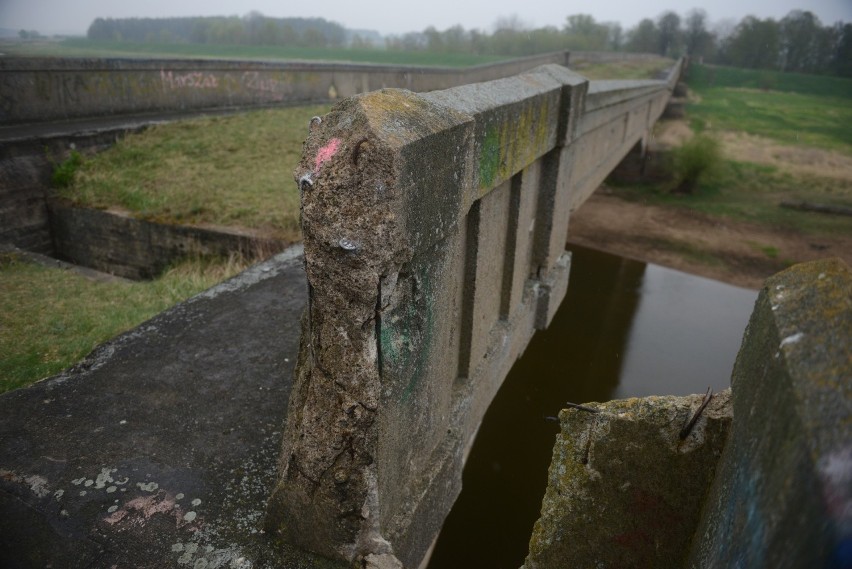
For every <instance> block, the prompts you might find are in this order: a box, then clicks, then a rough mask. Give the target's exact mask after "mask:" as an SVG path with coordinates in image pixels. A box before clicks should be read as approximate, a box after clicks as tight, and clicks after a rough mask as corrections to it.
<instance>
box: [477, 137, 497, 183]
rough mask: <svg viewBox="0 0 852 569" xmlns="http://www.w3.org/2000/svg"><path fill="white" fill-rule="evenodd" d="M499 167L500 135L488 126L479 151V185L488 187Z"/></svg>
mask: <svg viewBox="0 0 852 569" xmlns="http://www.w3.org/2000/svg"><path fill="white" fill-rule="evenodd" d="M499 169H500V135H499V133H498V132H497V129H495V128H494V127H489V128H488V130H487V132H486V133H485V140H483V141H482V148H481V149H480V151H479V187H480V188H490V187H491V186H492V185H493V184H494V179H495V178H496V176H497V172H498V171H499Z"/></svg>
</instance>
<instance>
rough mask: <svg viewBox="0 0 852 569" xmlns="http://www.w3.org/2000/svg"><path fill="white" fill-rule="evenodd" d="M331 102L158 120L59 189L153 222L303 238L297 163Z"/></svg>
mask: <svg viewBox="0 0 852 569" xmlns="http://www.w3.org/2000/svg"><path fill="white" fill-rule="evenodd" d="M328 109H329V107H328V106H307V107H289V108H285V109H272V110H261V111H252V112H246V113H240V114H235V115H228V116H217V117H205V118H198V119H191V120H185V121H179V122H173V123H168V124H163V125H157V126H154V127H151V128H150V129H148V130H146V131H144V132H142V133H140V134H137V135H133V136H128V137H126V138H124V139H123V140H121V141H120V142H119V143H117V144H116V145H115V146H113V147H112V148H110V149H108V150H106V151H104V152H102V153H100V154H97V155H95V156H92V157H89V158H86V159H84V160H83V162H82V165H81V166H80V167H79V168H78V169H77V171H76V173H75V175H74V176H73V180H72V182H71V184H70V186H69V187H67V188H64V189H62V190H61V191H60V195H61V196H62V197H65V198H67V199H69V200H71V201H72V202H73V203H75V204H78V205H82V206H87V207H94V208H101V209H106V208H111V207H118V208H121V209H124V210H127V211H129V212H132V213H133V215H134V216H136V217H139V218H142V219H147V220H151V221H159V222H165V223H179V224H214V225H227V226H237V227H243V228H249V229H253V230H256V231H258V232H260V233H261V234H262V235H264V236H267V237H275V238H280V239H285V240H289V241H296V240H298V239H299V238H300V237H299V218H298V216H299V192H298V188H297V186H296V183H295V181H294V180H293V169H294V168H295V167H296V164H297V163H298V161H299V157H300V156H301V152H302V142H303V141H304V138H305V136H306V135H307V129H308V122H309V121H310V119H311V117H312V116H314V115H322V114H325V113H326V112H327V111H328Z"/></svg>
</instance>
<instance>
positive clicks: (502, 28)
mask: <svg viewBox="0 0 852 569" xmlns="http://www.w3.org/2000/svg"><path fill="white" fill-rule="evenodd" d="M495 28H496V30H495V31H494V33H493V34H490V35H489V34H483V33H481V32H479V31H477V30H464V29H463V28H462V27H461V26H455V27H452V28H449V29H447V30H445V31H443V32H440V31H438V30H436V29H435V28H434V27H429V28H426V29H425V30H424V31H422V32H412V33H408V34H405V35H403V36H400V37H392V38H390V39H389V40H388V42H387V46H388V48H389V49H401V50H428V51H438V52H450V51H466V52H471V53H478V54H500V55H519V56H520V55H532V54H534V53H541V52H545V51H556V50H562V49H567V50H573V51H627V52H637V53H656V54H659V55H661V56H666V57H678V56H681V55H688V56H690V57H692V58H696V59H699V60H702V61H704V62H706V63H718V64H723V65H731V66H734V67H746V68H754V69H773V70H780V71H796V72H800V73H820V74H836V75H843V76H852V23H843V22H837V23H835V24H833V25H823V24H822V23H821V22H820V21H819V18H817V17H816V16H815V15H814V14H813V13H812V12H809V11H802V10H793V11H791V12H790V13H789V14H787V16H785V17H784V18H783V19H781V20H774V19H772V18H766V19H760V18H756V17H754V16H746V17H745V18H743V19H742V20H741V21H740V22H739V23H737V24H734V23H731V22H723V23H721V24H717V25H716V26H713V27H711V26H710V25H709V22H708V18H707V13H706V12H705V11H704V10H700V9H696V10H692V11H690V12H689V13H687V14H686V15H685V16H684V17H681V16H680V15H678V14H677V13H675V12H672V11H667V12H664V13H663V14H661V15H660V16H659V17H658V18H657V19H656V20H653V19H651V18H645V19H643V20H642V21H640V22H639V23H638V24H637V25H636V26H634V27H633V28H630V29H628V30H624V29H622V27H621V25H620V24H618V23H611V22H597V21H595V19H594V18H593V17H592V16H590V15H587V14H575V15H571V16H568V17H567V18H566V19H565V23H564V24H563V25H562V27H561V28H557V27H554V26H547V27H543V28H538V29H529V28H527V27H526V26H525V25H524V24H523V22H521V21H520V20H518V18H516V17H513V18H503V19H500V20H498V21H497V23H496V25H495Z"/></svg>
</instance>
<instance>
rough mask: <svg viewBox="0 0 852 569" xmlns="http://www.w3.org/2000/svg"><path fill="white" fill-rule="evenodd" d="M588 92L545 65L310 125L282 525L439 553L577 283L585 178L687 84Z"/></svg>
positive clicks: (276, 509) (401, 550) (302, 535)
mask: <svg viewBox="0 0 852 569" xmlns="http://www.w3.org/2000/svg"><path fill="white" fill-rule="evenodd" d="M588 86H589V82H588V81H587V80H586V79H585V78H583V77H582V76H579V75H577V74H574V73H572V72H570V71H568V70H567V69H565V68H564V67H560V66H557V65H547V66H542V67H540V68H537V69H535V70H533V71H531V72H529V73H525V74H522V75H519V76H517V77H512V78H508V79H500V80H496V81H491V82H488V83H482V84H474V85H465V86H462V87H457V88H454V89H448V90H446V91H437V92H431V93H427V94H425V95H415V94H414V93H411V92H407V91H399V90H382V91H379V92H374V93H370V94H367V95H362V96H358V97H355V98H352V99H349V100H346V101H343V102H342V103H340V104H339V105H337V106H336V107H335V108H334V109H332V112H331V113H330V114H329V115H327V116H326V117H324V118H323V119H322V121H315V122H314V123H313V124H312V131H311V134H310V136H309V138H308V140H307V142H306V145H305V150H304V154H303V160H302V163H301V164H300V166H299V168H298V169H297V172H296V179H297V180H298V183H299V184H300V187H301V190H302V229H303V235H304V240H305V258H306V272H307V275H308V281H309V285H310V300H309V311H308V314H307V315H306V319H305V321H304V332H303V336H304V345H303V348H302V350H301V358H300V364H299V369H298V372H297V380H296V383H295V385H294V391H293V397H292V398H291V401H290V405H291V406H290V411H289V414H288V425H287V428H286V431H285V437H284V446H283V450H282V457H283V458H282V473H281V480H280V483H279V484H278V486H277V487H276V491H275V495H274V497H273V500H272V501H271V503H270V516H269V528H270V530H274V531H276V532H278V533H279V534H280V535H281V536H282V537H283V538H284V539H286V540H287V541H290V542H293V543H296V544H299V545H300V546H302V547H305V548H308V549H310V550H312V551H316V552H319V553H321V554H323V555H327V556H330V557H336V558H339V559H343V560H347V561H351V562H358V560H360V559H364V558H366V557H367V556H369V555H371V554H374V555H386V556H395V557H396V558H397V559H398V560H399V561H400V562H401V563H402V564H403V565H404V566H405V567H417V566H418V565H419V564H420V563H421V561H422V560H423V558H424V556H425V555H426V553H427V551H428V548H429V547H430V545H431V543H432V541H433V539H434V538H435V537H436V536H437V533H438V530H439V528H440V526H441V524H442V522H443V520H444V518H445V516H446V514H447V513H448V512H449V509H450V507H451V506H452V503H453V502H454V500H455V498H456V496H457V494H458V492H459V488H460V483H461V472H462V467H463V464H464V460H465V455H466V452H467V450H468V448H469V445H470V444H471V442H472V440H473V437H474V436H475V433H476V430H477V428H478V426H479V423H480V421H481V418H482V416H483V414H484V413H485V411H486V409H487V407H488V405H489V403H490V402H491V400H492V398H493V396H494V394H495V393H496V391H497V389H499V387H500V384H501V383H502V381H503V378H504V377H505V376H506V374H507V373H508V371H509V369H510V367H511V365H512V363H513V362H514V361H515V359H516V358H517V357H518V356H519V355H520V354H521V353H522V352H523V350H524V348H525V346H526V344H527V342H528V341H529V339H530V337H531V336H532V334H533V332H534V330H535V329H536V328H543V327H545V326H547V324H548V323H549V321H550V319H551V318H552V317H553V314H554V313H555V311H556V308H557V307H558V305H559V303H560V301H561V300H562V298H563V296H564V294H565V290H566V288H567V281H568V273H569V269H570V255H569V254H568V253H566V252H565V251H564V244H565V236H566V233H567V228H568V218H569V214H570V210H571V207H572V204H573V205H574V206H576V205H578V204H579V203H581V202H582V200H583V199H585V198H584V195H583V194H582V193H579V194H578V193H577V188H578V187H579V185H578V184H575V183H573V181H577V180H580V181H585V182H588V181H589V180H593V179H594V177H595V176H596V175H598V174H600V173H601V172H602V170H601V169H602V168H605V167H607V165H608V164H609V163H610V162H612V164H613V165H614V164H615V163H617V162H618V160H620V158H621V156H623V154H624V153H626V152H627V151H628V150H629V148H630V147H631V146H632V145H633V144H635V143H636V141H637V140H638V139H639V138H641V137H642V136H643V135H644V134H645V133H647V132H648V129H649V128H650V125H651V123H649V122H648V121H653V120H655V119H656V117H657V116H658V115H657V114H655V112H656V111H655V109H656V108H657V107H659V108H660V111H661V110H662V105H663V104H664V102H665V100H667V99H668V97H669V94H670V85H669V82H664V81H656V82H655V81H649V82H639V83H635V82H634V83H630V82H628V83H624V82H619V83H616V84H613V85H610V84H608V83H607V84H605V85H603V86H602V87H599V88H596V89H595V92H596V93H597V95H596V98H595V100H594V101H593V102H592V103H590V102H589V100H588V99H587V97H586V92H587V88H588ZM590 121H591V122H590ZM613 129H615V130H613ZM586 133H594V134H588V135H587V134H586ZM601 134H602V135H603V136H601ZM584 136H588V138H584ZM608 137H612V138H613V141H612V144H609V142H608V140H609V138H608ZM587 145H591V146H590V147H589V146H587ZM622 151H623V152H622ZM618 153H621V154H620V155H617V154H618ZM582 157H585V158H583V159H580V158H582ZM601 179H602V178H601Z"/></svg>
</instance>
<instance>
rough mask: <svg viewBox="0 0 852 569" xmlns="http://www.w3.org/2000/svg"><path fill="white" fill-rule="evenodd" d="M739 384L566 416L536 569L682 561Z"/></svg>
mask: <svg viewBox="0 0 852 569" xmlns="http://www.w3.org/2000/svg"><path fill="white" fill-rule="evenodd" d="M730 399H731V395H730V390H726V391H723V392H722V393H718V394H716V395H715V396H713V398H712V399H711V400H710V402H709V404H708V405H707V406H706V408H704V409H703V411H702V412H701V415H700V416H699V417H698V420H697V421H696V422H695V424H694V426H693V427H692V428H691V429H690V430H689V431H688V432H686V433H685V434H686V436H685V437H684V438H681V433H682V431H683V429H684V426H685V425H688V424H689V422H690V419H691V418H692V417H693V416H694V414H695V413H696V411H698V409H699V408H700V407H701V404H702V396H701V395H690V396H687V397H645V398H639V399H627V400H617V401H610V402H608V403H602V404H590V405H589V406H587V407H585V408H582V409H564V410H563V411H562V412H561V413H560V421H561V424H562V431H561V433H560V434H559V435H558V436H557V440H556V444H555V446H554V450H553V461H552V463H551V465H550V471H549V473H548V486H547V491H546V494H545V496H544V500H543V502H542V509H541V518H540V519H539V521H538V522H536V524H535V528H534V530H533V535H532V539H531V540H530V552H529V556H528V557H527V560H526V564H525V565H524V567H525V568H526V569H543V568H555V567H680V566H682V564H683V561H684V558H685V556H686V552H687V549H688V547H689V543H690V540H691V538H692V534H693V532H694V530H695V526H696V524H697V523H698V518H699V514H700V511H701V506H702V504H703V499H704V496H705V495H706V493H707V491H708V489H709V487H710V483H711V481H712V479H713V473H714V471H715V468H716V463H717V461H718V457H719V455H720V454H721V452H722V448H723V447H724V444H725V440H726V438H727V434H728V430H729V426H730V423H731V418H732V407H731V401H730Z"/></svg>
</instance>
